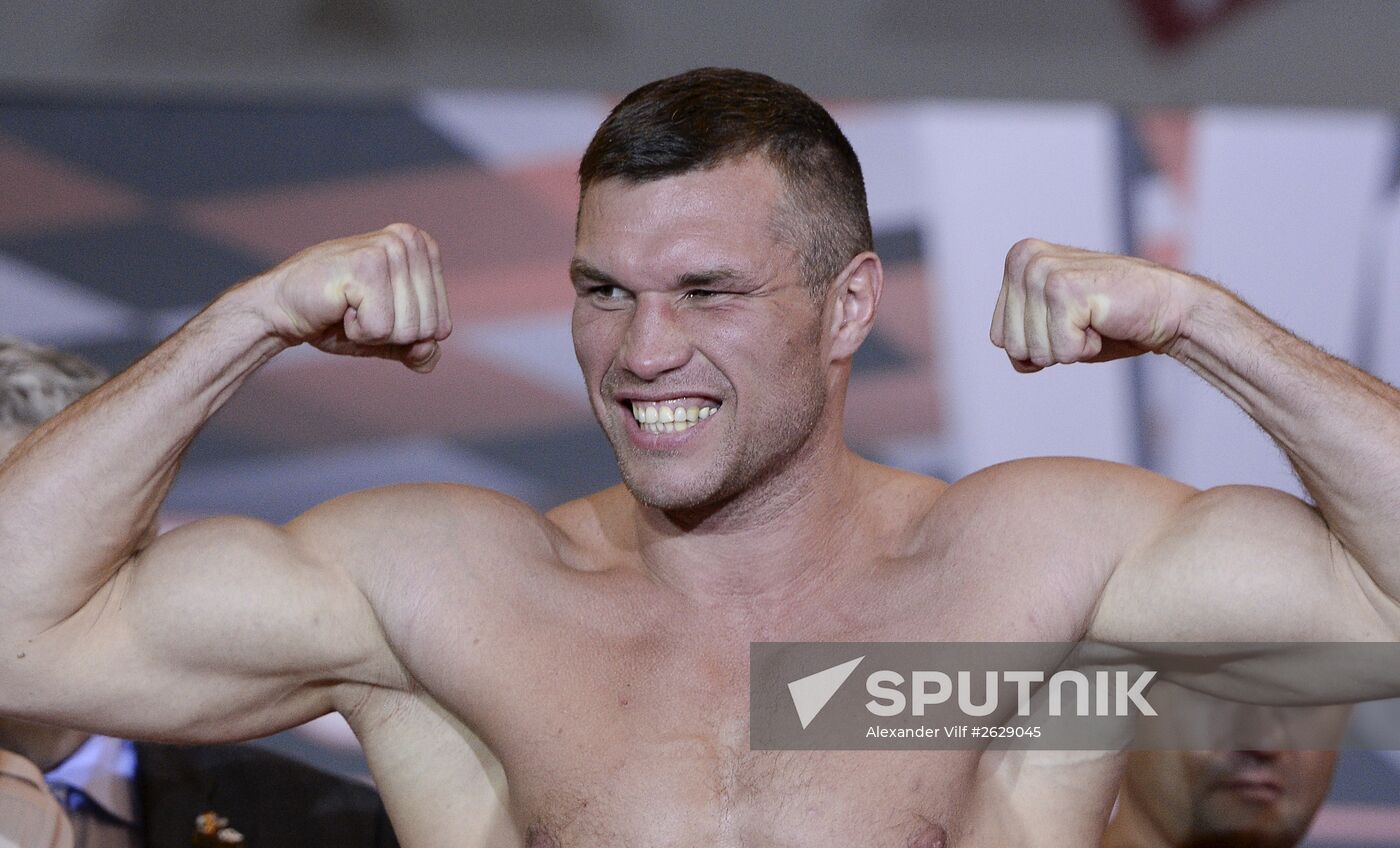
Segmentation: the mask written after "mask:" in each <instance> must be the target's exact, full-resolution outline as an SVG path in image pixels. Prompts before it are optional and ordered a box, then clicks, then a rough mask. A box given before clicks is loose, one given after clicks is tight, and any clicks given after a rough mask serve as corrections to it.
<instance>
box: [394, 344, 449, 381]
mask: <svg viewBox="0 0 1400 848" xmlns="http://www.w3.org/2000/svg"><path fill="white" fill-rule="evenodd" d="M441 358H442V347H441V346H440V345H438V343H437V340H436V339H428V340H426V341H421V342H418V343H416V344H413V345H409V346H408V348H407V349H406V350H405V351H404V355H403V364H404V365H407V366H408V367H409V368H412V369H413V370H414V371H417V372H418V373H420V374H426V373H428V372H429V371H431V370H433V368H435V367H437V363H438V360H439V359H441Z"/></svg>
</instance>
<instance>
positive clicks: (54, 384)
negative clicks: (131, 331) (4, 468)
mask: <svg viewBox="0 0 1400 848" xmlns="http://www.w3.org/2000/svg"><path fill="white" fill-rule="evenodd" d="M105 379H106V375H104V374H103V373H102V372H101V371H100V370H98V369H97V368H96V367H95V366H93V365H91V364H90V363H88V362H86V361H84V360H83V359H81V358H79V357H77V356H74V355H73V354H71V353H64V352H63V351H60V350H54V349H53V348H47V347H40V346H39V345H35V344H30V343H29V342H25V341H20V340H19V339H6V338H0V457H3V456H4V455H5V454H7V453H9V452H10V450H11V449H13V448H14V446H15V445H17V444H19V442H20V441H21V440H23V439H24V437H25V436H27V435H29V432H30V431H31V430H33V429H34V428H35V427H38V426H39V425H40V424H42V423H44V422H45V421H47V420H48V419H50V418H52V417H53V416H55V415H57V414H58V413H59V412H60V411H62V410H63V408H64V407H66V406H68V404H70V403H72V402H73V401H75V400H77V399H78V398H80V397H82V396H83V395H85V394H87V393H88V392H90V391H92V390H93V389H95V388H97V387H98V386H99V385H101V384H102V381H103V380H105Z"/></svg>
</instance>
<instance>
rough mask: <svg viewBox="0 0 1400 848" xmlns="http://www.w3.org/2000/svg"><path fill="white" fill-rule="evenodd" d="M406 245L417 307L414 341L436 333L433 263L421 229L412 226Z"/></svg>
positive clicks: (428, 337)
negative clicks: (416, 333) (415, 336)
mask: <svg viewBox="0 0 1400 848" xmlns="http://www.w3.org/2000/svg"><path fill="white" fill-rule="evenodd" d="M407 246H408V267H409V278H410V279H411V280H412V285H413V297H414V301H415V305H416V306H417V307H418V336H417V339H415V341H421V340H423V339H431V338H433V337H434V336H436V335H437V324H438V318H437V294H436V293H435V292H434V291H433V289H434V288H435V285H434V283H433V263H432V260H430V259H429V258H428V243H427V242H426V241H424V240H423V232H422V230H419V229H418V228H417V227H414V228H413V233H412V235H411V237H410V240H409V241H408V244H407Z"/></svg>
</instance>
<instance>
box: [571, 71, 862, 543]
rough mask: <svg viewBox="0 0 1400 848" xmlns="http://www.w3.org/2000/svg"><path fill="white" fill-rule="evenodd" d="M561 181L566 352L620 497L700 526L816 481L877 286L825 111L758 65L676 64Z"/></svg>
mask: <svg viewBox="0 0 1400 848" xmlns="http://www.w3.org/2000/svg"><path fill="white" fill-rule="evenodd" d="M579 187H580V196H579V215H578V225H577V234H576V240H575V241H576V243H575V250H574V259H573V262H572V264H571V267H570V276H571V278H572V281H573V284H574V288H575V291H576V294H577V297H576V299H575V302H574V315H573V334H574V349H575V352H576V354H577V356H578V360H579V364H580V366H581V367H582V369H583V374H584V379H585V381H586V383H587V385H588V391H589V398H590V401H591V403H592V405H593V411H594V414H595V416H596V417H597V418H598V421H599V423H600V424H601V425H602V427H603V430H604V432H605V433H606V435H607V437H608V440H609V441H610V442H611V443H612V446H613V449H614V450H615V451H616V453H617V457H618V466H619V468H620V470H621V472H622V478H623V481H624V482H625V483H626V484H627V486H628V488H629V490H630V491H631V492H632V494H633V495H634V496H635V497H636V498H637V499H638V500H640V501H641V502H643V503H645V504H648V505H650V506H653V507H656V508H658V509H662V510H666V511H668V512H670V513H671V514H672V515H673V516H679V515H681V514H683V513H685V514H688V515H689V516H691V517H692V518H699V517H702V516H704V515H713V514H714V512H715V510H717V509H722V508H724V507H725V506H726V505H743V504H749V505H754V504H762V505H763V507H764V508H781V507H780V506H779V505H780V504H782V503H784V502H790V501H792V500H793V499H796V498H800V497H805V495H803V494H802V493H803V492H811V491H818V490H820V489H821V488H822V487H823V486H826V485H828V483H827V482H826V481H828V480H829V479H830V478H831V477H832V476H833V475H837V474H840V473H841V471H840V470H839V467H840V465H841V463H842V462H846V461H848V453H849V452H846V451H844V444H843V439H842V435H841V419H842V412H843V409H844V405H845V391H846V383H847V381H848V379H849V375H850V360H851V357H852V356H853V355H854V353H855V350H856V348H857V347H858V346H859V345H860V343H861V341H862V340H863V339H864V338H865V336H866V334H867V333H868V332H869V329H870V322H871V320H872V319H873V317H874V314H875V308H876V304H877V302H878V300H879V293H880V288H881V280H882V277H881V269H880V263H879V260H878V259H877V258H876V257H875V255H874V253H873V252H872V251H871V232H870V216H869V213H868V212H867V210H866V202H865V187H864V183H863V180H862V178H861V172H860V164H859V162H858V161H857V160H856V156H855V153H854V152H853V151H852V149H851V145H850V143H849V142H848V141H847V140H846V138H845V137H844V136H843V135H842V133H841V130H840V129H839V128H838V127H837V126H836V122H835V121H834V120H833V119H832V117H831V115H829V114H828V113H827V111H826V110H825V109H823V108H822V107H821V106H820V105H819V104H817V103H816V101H814V100H812V99H811V98H810V97H808V96H807V95H805V94H803V93H802V92H801V91H799V90H798V89H796V88H794V87H793V86H790V85H786V84H784V83H781V82H778V81H777V80H774V79H772V78H770V77H766V76H764V75H762V74H756V73H750V72H747V71H737V70H726V69H719V68H702V69H699V70H695V71H689V72H687V73H684V74H680V75H678V76H674V77H669V78H667V79H663V80H659V81H657V82H653V83H650V84H648V85H645V86H642V87H641V88H639V89H637V90H636V91H634V92H632V93H631V94H629V95H627V97H625V98H624V99H623V100H622V102H621V103H619V104H618V105H617V107H616V108H615V109H613V111H612V113H611V114H609V115H608V117H607V119H606V120H605V121H604V122H603V124H602V126H601V127H599V129H598V132H597V134H596V135H595V136H594V138H593V141H592V143H591V144H589V146H588V150H587V152H585V154H584V156H583V160H582V162H581V163H580V166H579ZM740 495H755V496H756V497H752V498H745V499H741V498H739V497H738V496H740ZM686 520H690V519H689V518H687V519H686Z"/></svg>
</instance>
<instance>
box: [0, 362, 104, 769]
mask: <svg viewBox="0 0 1400 848" xmlns="http://www.w3.org/2000/svg"><path fill="white" fill-rule="evenodd" d="M104 379H106V376H105V375H104V374H103V373H102V372H101V371H100V370H98V369H97V368H96V367H94V366H93V365H91V364H89V363H88V362H85V361H84V360H82V359H80V358H78V357H76V356H74V355H72V354H70V353H64V352H62V351H59V350H54V349H52V348H46V347H40V346H38V345H34V344H30V343H28V342H23V341H19V340H18V339H3V338H0V459H4V457H5V455H6V454H8V453H9V452H10V451H11V450H13V449H14V447H15V445H17V444H19V443H20V442H21V441H23V439H24V437H25V436H27V435H29V433H30V431H32V430H33V429H34V428H35V427H38V426H39V425H40V424H42V423H44V422H45V421H46V420H48V419H49V418H52V417H53V416H55V415H57V414H58V413H59V412H61V411H62V410H63V408H64V407H66V406H68V405H69V404H70V403H72V402H73V401H75V400H77V399H78V398H80V397H82V396H83V395H85V394H87V393H88V392H90V391H92V390H93V389H95V388H97V386H99V385H101V383H102V381H103V380H104ZM86 738H87V734H85V733H82V732H80V731H76V730H67V729H64V728H58V727H50V726H48V725H41V724H33V723H31V722H26V721H20V720H18V719H11V718H6V717H4V716H0V748H4V749H6V750H9V751H14V752H15V753H17V754H20V755H21V756H24V757H26V758H28V759H29V760H32V761H33V762H34V763H35V764H37V765H38V766H39V767H40V768H41V769H44V770H48V769H49V768H52V767H53V766H54V765H56V764H57V763H58V761H59V760H62V759H63V758H64V757H66V756H68V755H69V754H70V753H72V752H73V751H74V750H75V749H76V748H77V747H78V745H80V744H82V741H83V740H84V739H86Z"/></svg>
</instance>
